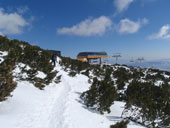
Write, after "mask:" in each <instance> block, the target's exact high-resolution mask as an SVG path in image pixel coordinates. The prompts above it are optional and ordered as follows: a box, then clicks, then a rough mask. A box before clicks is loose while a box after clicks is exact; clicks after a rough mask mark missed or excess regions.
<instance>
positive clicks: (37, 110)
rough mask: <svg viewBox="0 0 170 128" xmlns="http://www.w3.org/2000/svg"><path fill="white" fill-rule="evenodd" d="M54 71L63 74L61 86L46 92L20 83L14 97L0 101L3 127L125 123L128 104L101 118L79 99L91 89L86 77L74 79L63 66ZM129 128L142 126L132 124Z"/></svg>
mask: <svg viewBox="0 0 170 128" xmlns="http://www.w3.org/2000/svg"><path fill="white" fill-rule="evenodd" d="M54 70H57V71H59V73H58V74H59V75H62V77H61V83H59V84H55V83H51V84H50V85H48V86H46V87H45V88H44V90H39V89H38V88H36V87H34V85H32V84H31V83H29V82H27V81H19V82H18V87H17V88H16V89H15V90H14V92H13V93H12V95H13V96H12V97H10V98H8V100H6V101H4V102H0V124H1V128H109V127H110V125H112V124H115V123H116V122H119V121H121V120H122V118H121V117H120V116H121V112H122V111H123V107H124V103H122V102H115V104H114V105H113V106H112V107H111V110H112V112H111V113H110V114H105V115H100V114H99V113H97V112H96V111H93V110H90V109H88V108H87V107H86V106H84V105H83V104H82V103H81V100H80V98H79V97H80V95H81V93H82V92H84V91H86V90H88V88H89V87H90V85H89V84H88V78H87V77H86V76H84V75H77V76H76V77H70V76H68V73H67V72H64V71H63V70H62V68H61V67H60V65H59V64H57V65H56V67H55V68H54ZM41 75H43V74H42V73H39V76H40V77H41ZM42 77H43V76H42ZM128 128H142V127H141V126H139V125H136V124H135V123H133V122H130V124H129V125H128Z"/></svg>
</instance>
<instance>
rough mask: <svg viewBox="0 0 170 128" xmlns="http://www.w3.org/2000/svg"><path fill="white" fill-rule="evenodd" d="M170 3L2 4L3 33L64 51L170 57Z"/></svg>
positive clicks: (39, 0)
mask: <svg viewBox="0 0 170 128" xmlns="http://www.w3.org/2000/svg"><path fill="white" fill-rule="evenodd" d="M169 12H170V0H0V34H2V35H6V36H8V37H10V38H12V39H14V38H16V39H19V40H23V41H26V42H29V43H31V44H34V45H38V46H40V47H41V48H44V49H53V50H61V51H62V55H64V56H70V57H72V58H76V56H77V54H78V53H79V52H83V51H106V52H107V53H108V54H109V55H110V56H112V55H113V54H114V53H121V54H122V56H123V57H122V60H124V59H130V58H131V57H133V58H137V57H145V58H146V59H147V60H149V59H161V58H170V15H169Z"/></svg>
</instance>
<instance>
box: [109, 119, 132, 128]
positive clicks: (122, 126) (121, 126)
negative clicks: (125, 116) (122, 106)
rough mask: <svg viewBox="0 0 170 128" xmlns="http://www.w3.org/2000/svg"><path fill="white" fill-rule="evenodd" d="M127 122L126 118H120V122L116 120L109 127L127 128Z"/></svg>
mask: <svg viewBox="0 0 170 128" xmlns="http://www.w3.org/2000/svg"><path fill="white" fill-rule="evenodd" d="M128 123H129V121H128V120H126V121H124V120H122V121H121V122H118V123H116V124H115V125H111V126H110V128H127V125H128Z"/></svg>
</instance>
